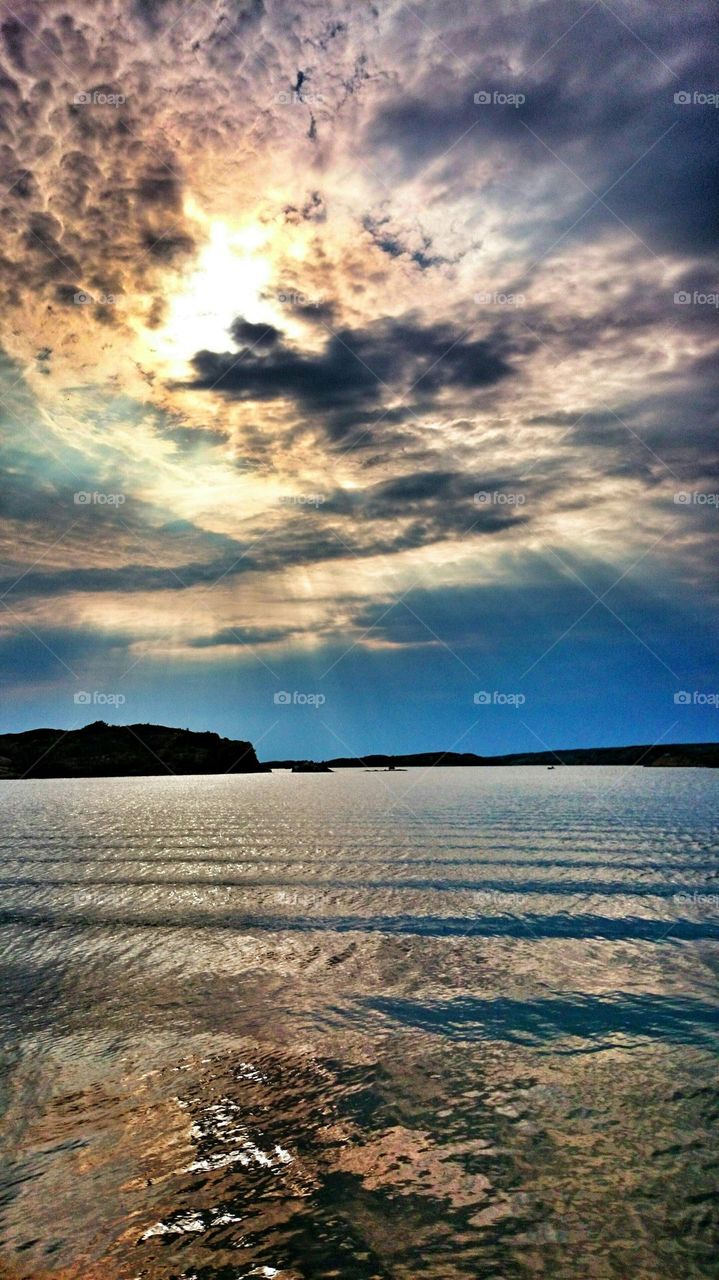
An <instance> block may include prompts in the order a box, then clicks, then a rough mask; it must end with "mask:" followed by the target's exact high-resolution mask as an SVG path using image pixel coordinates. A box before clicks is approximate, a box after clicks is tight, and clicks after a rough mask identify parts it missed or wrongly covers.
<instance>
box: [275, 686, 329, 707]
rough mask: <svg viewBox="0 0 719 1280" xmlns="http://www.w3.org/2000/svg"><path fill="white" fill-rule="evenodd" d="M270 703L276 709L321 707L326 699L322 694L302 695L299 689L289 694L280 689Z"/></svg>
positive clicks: (285, 690)
mask: <svg viewBox="0 0 719 1280" xmlns="http://www.w3.org/2000/svg"><path fill="white" fill-rule="evenodd" d="M272 701H273V702H274V704H275V706H276V707H322V706H324V704H325V702H326V701H327V699H326V698H325V695H324V694H323V693H302V691H301V690H300V689H294V690H293V691H292V693H289V692H288V691H287V689H280V691H279V693H276V694H275V695H274V697H273V699H272Z"/></svg>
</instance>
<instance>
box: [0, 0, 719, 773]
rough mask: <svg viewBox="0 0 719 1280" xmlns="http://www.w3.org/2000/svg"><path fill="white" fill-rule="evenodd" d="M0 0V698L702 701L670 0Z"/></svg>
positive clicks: (287, 734) (699, 24) (454, 736)
mask: <svg viewBox="0 0 719 1280" xmlns="http://www.w3.org/2000/svg"><path fill="white" fill-rule="evenodd" d="M0 11H1V12H0V21H1V23H2V42H1V44H0V63H1V66H0V104H1V105H0V129H1V130H2V136H1V138H0V184H1V188H2V198H1V200H0V209H1V215H0V216H1V218H2V239H1V241H0V293H1V295H2V307H1V310H0V314H1V315H2V347H1V349H0V423H1V424H2V472H3V482H2V510H1V512H0V514H1V516H2V547H1V549H0V562H1V563H0V604H1V605H2V609H0V681H1V684H0V690H1V694H2V699H1V706H0V731H2V732H11V731H18V730H22V729H27V728H31V727H36V726H41V725H43V726H45V725H51V726H57V727H60V728H68V729H69V728H72V727H77V726H79V725H82V724H85V723H88V722H90V721H92V720H97V719H104V720H107V721H110V722H113V723H137V722H145V721H156V722H160V723H164V724H171V725H179V726H183V727H189V728H192V729H203V730H204V729H212V730H216V731H218V732H220V733H222V734H225V735H228V736H230V737H236V738H249V739H250V740H251V741H253V742H254V744H255V746H256V748H257V752H258V755H259V756H260V758H261V759H271V758H282V757H283V756H297V755H300V756H314V757H318V758H319V757H322V756H324V757H327V756H334V755H350V754H355V753H360V752H368V751H412V750H416V751H422V750H431V749H446V750H463V751H478V752H483V753H492V752H502V751H525V750H544V749H546V748H547V747H551V748H561V747H570V746H592V745H597V746H599V745H613V744H621V743H627V742H646V743H650V742H652V743H653V742H657V741H669V742H672V741H686V742H691V741H707V740H716V739H719V728H718V725H719V708H718V706H717V704H718V703H719V692H717V691H719V675H718V674H717V663H716V656H717V653H716V651H717V634H718V633H719V630H718V628H717V612H718V610H717V578H716V573H715V566H716V545H717V539H716V532H717V520H718V519H719V514H718V504H719V447H718V443H717V440H718V437H717V431H716V428H717V416H718V414H717V397H716V389H717V387H716V384H717V369H718V368H719V364H718V362H717V347H718V346H719V332H718V329H717V316H718V314H719V312H718V310H717V301H718V300H719V272H718V271H717V228H718V227H719V216H718V210H717V205H718V204H719V199H718V194H719V187H718V186H717V182H716V172H717V159H718V155H717V153H718V152H719V108H718V107H717V102H718V101H719V96H718V95H719V74H718V70H717V54H716V49H717V40H716V37H717V31H716V22H715V18H714V17H713V6H712V5H710V3H709V0H663V2H662V4H661V5H657V4H654V3H646V2H645V0H611V4H610V3H606V0H593V2H589V0H571V2H568V3H565V2H564V0H553V2H551V3H538V2H537V0H514V3H509V2H508V0H482V2H480V3H474V4H465V3H447V0H442V2H441V3H440V0H427V2H426V3H412V4H404V3H395V2H394V0H389V2H388V3H384V4H382V5H380V6H375V5H374V4H364V3H354V4H347V3H342V4H340V3H331V2H328V0H307V2H303V3H296V2H294V0H282V3H280V2H279V0H276V2H275V3H273V2H272V0H195V2H194V3H192V0H182V2H181V3H180V2H178V0H122V2H121V0H94V3H93V4H92V5H87V4H86V3H84V0H83V3H80V2H79V0H78V2H75V0H72V2H70V3H68V0H42V2H41V3H36V2H35V0H12V3H11V4H5V3H0Z"/></svg>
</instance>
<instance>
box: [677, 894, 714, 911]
mask: <svg viewBox="0 0 719 1280" xmlns="http://www.w3.org/2000/svg"><path fill="white" fill-rule="evenodd" d="M674 901H675V902H687V903H689V902H691V903H693V904H694V906H696V907H711V908H712V909H713V910H714V911H716V910H717V908H719V893H697V892H696V891H695V892H694V893H675V894H674Z"/></svg>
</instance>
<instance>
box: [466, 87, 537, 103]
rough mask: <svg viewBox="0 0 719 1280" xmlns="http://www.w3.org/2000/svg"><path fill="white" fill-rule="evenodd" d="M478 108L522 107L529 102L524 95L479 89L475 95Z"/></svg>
mask: <svg viewBox="0 0 719 1280" xmlns="http://www.w3.org/2000/svg"><path fill="white" fill-rule="evenodd" d="M474 101H475V103H476V105H477V106H478V107H521V106H523V105H524V103H525V102H526V101H527V99H526V97H525V95H524V94H523V93H501V92H500V90H499V89H494V90H492V91H491V92H490V90H489V89H478V91H477V92H476V93H475V95H474Z"/></svg>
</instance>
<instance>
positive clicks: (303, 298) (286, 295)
mask: <svg viewBox="0 0 719 1280" xmlns="http://www.w3.org/2000/svg"><path fill="white" fill-rule="evenodd" d="M277 301H278V302H279V303H280V304H281V305H282V306H283V307H321V306H322V301H323V300H322V298H318V297H311V296H310V295H309V294H308V293H301V292H299V290H297V289H283V290H282V291H281V293H278V294H277Z"/></svg>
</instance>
